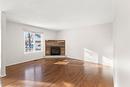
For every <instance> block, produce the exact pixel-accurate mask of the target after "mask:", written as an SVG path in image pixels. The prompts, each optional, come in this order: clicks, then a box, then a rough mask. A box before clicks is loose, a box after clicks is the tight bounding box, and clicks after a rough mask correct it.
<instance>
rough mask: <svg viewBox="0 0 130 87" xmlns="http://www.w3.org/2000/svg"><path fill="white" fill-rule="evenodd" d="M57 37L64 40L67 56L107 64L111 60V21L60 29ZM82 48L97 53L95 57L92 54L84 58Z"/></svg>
mask: <svg viewBox="0 0 130 87" xmlns="http://www.w3.org/2000/svg"><path fill="white" fill-rule="evenodd" d="M57 38H58V39H65V40H66V55H67V56H69V57H72V58H77V59H80V60H87V61H90V62H96V63H100V64H103V63H104V64H107V65H110V63H109V62H110V61H112V60H113V45H112V24H111V23H108V24H100V25H95V26H89V27H82V28H79V29H71V30H64V31H60V32H59V33H58V37H57ZM85 48H86V49H85ZM84 49H85V50H87V51H90V52H91V51H92V52H95V53H97V55H98V57H97V59H96V57H95V56H94V55H92V56H93V57H92V58H86V57H85V52H84V51H85V50H84ZM103 61H105V62H106V63H105V62H103ZM108 61H109V62H108Z"/></svg>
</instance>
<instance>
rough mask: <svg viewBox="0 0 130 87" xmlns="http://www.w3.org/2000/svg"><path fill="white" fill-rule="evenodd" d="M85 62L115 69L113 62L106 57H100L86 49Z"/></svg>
mask: <svg viewBox="0 0 130 87" xmlns="http://www.w3.org/2000/svg"><path fill="white" fill-rule="evenodd" d="M84 61H88V62H92V63H99V64H103V65H107V66H112V67H113V60H112V59H110V58H107V57H105V56H102V57H99V54H98V53H96V52H94V51H92V50H89V49H86V48H84Z"/></svg>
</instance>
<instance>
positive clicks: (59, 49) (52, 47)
mask: <svg viewBox="0 0 130 87" xmlns="http://www.w3.org/2000/svg"><path fill="white" fill-rule="evenodd" d="M45 55H46V56H54V55H58V56H65V40H45Z"/></svg>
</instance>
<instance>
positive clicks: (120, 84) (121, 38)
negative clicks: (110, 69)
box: [113, 0, 130, 87]
mask: <svg viewBox="0 0 130 87" xmlns="http://www.w3.org/2000/svg"><path fill="white" fill-rule="evenodd" d="M114 6H115V20H114V33H113V35H114V49H115V50H114V55H115V59H114V61H115V62H114V68H115V70H114V71H115V87H130V0H114Z"/></svg>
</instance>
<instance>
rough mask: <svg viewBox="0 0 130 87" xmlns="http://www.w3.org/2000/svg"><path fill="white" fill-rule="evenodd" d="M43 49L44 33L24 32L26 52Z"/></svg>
mask: <svg viewBox="0 0 130 87" xmlns="http://www.w3.org/2000/svg"><path fill="white" fill-rule="evenodd" d="M41 51H42V33H34V32H24V52H25V53H31V52H41Z"/></svg>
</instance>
